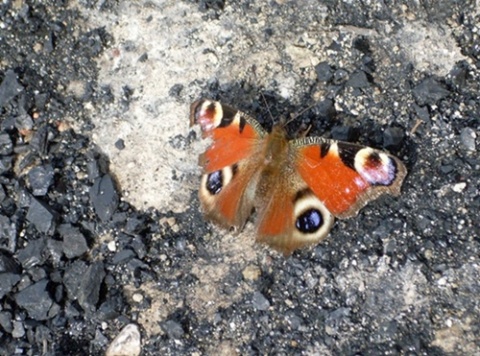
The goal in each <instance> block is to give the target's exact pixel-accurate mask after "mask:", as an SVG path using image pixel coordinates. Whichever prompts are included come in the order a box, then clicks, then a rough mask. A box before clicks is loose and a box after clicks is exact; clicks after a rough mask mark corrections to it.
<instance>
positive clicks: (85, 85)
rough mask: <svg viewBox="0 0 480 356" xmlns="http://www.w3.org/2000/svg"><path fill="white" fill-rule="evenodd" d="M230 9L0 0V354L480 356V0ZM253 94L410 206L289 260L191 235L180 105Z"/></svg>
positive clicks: (388, 201)
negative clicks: (354, 148)
mask: <svg viewBox="0 0 480 356" xmlns="http://www.w3.org/2000/svg"><path fill="white" fill-rule="evenodd" d="M238 3H241V4H237V2H223V1H221V0H220V1H198V2H194V1H181V2H179V1H173V0H172V1H170V0H167V1H135V2H133V1H108V0H106V1H89V0H82V1H61V0H47V1H42V2H37V1H22V0H17V1H3V2H2V4H1V5H0V54H1V55H0V120H1V123H0V124H1V127H0V128H1V133H0V184H1V187H0V354H2V355H3V354H6V355H12V354H19V355H22V354H25V355H38V354H45V355H86V354H92V355H98V354H103V353H104V352H105V350H106V349H107V347H108V346H109V345H110V344H111V342H112V340H113V339H114V338H115V336H117V335H118V334H119V332H120V331H121V330H122V328H124V327H125V326H126V325H128V324H135V325H137V326H138V327H139V330H140V336H141V353H142V354H143V355H158V354H165V355H168V354H171V355H173V354H190V355H202V354H212V355H213V354H224V355H232V354H306V355H329V354H331V355H334V354H347V355H350V354H369V355H370V354H429V355H431V354H437V355H448V354H452V355H453V354H455V355H459V354H465V355H467V354H468V355H472V354H480V341H479V338H478V335H479V333H480V330H479V328H480V323H479V320H480V302H479V299H478V295H479V294H480V257H479V256H480V237H479V235H480V231H479V230H480V227H479V222H478V211H479V209H480V193H479V189H480V183H479V182H480V159H479V153H478V150H479V148H478V146H479V142H478V140H479V139H478V136H479V134H480V132H479V130H480V90H479V83H480V39H479V34H480V27H479V23H480V4H479V3H478V1H477V2H475V1H455V0H443V1H437V2H428V3H427V2H418V1H408V0H405V1H398V2H395V4H392V5H387V4H385V3H384V2H373V1H372V2H353V1H352V2H345V1H344V2H342V1H323V2H322V1H313V0H311V1H309V0H305V1H302V2H298V1H270V2H266V1H243V2H238ZM262 94H263V95H264V96H265V98H266V101H267V102H268V105H269V107H270V110H271V111H272V114H273V116H274V117H275V118H278V117H280V116H284V117H285V116H289V115H290V114H292V113H298V112H301V111H302V110H303V109H305V108H307V107H310V106H312V108H311V110H309V111H306V112H305V113H303V114H302V115H301V116H300V117H299V118H298V121H299V123H298V125H299V124H300V122H302V123H303V125H311V127H312V128H311V130H310V134H311V135H324V136H327V137H334V138H338V139H343V140H350V141H352V142H360V143H363V144H367V145H370V146H373V147H376V148H386V149H388V150H389V151H390V152H392V153H394V154H396V155H397V156H398V157H400V158H401V159H402V160H403V161H404V162H405V163H406V165H407V167H408V170H409V175H408V177H407V179H406V181H405V183H404V186H403V194H402V195H401V196H400V197H399V198H391V197H385V198H381V199H379V200H378V201H376V202H373V203H370V204H369V205H368V206H367V207H366V208H364V209H363V210H362V211H361V212H360V214H359V216H358V217H356V218H352V219H349V220H344V221H337V222H336V225H335V227H334V228H333V230H332V232H331V233H330V235H329V237H328V238H327V239H326V240H325V241H324V242H322V243H321V244H319V245H318V246H316V247H314V248H311V249H306V250H302V251H298V252H296V253H295V254H294V255H293V256H291V257H290V258H288V259H285V258H284V257H283V256H281V255H279V254H277V253H275V252H274V251H271V250H269V249H267V248H265V247H263V246H259V245H256V244H254V241H253V236H254V235H253V224H247V227H246V229H245V230H244V231H243V232H242V233H240V234H239V235H233V234H231V233H229V232H227V231H224V230H221V229H219V228H216V227H214V226H212V225H210V224H208V223H206V222H205V221H204V220H203V219H202V215H201V212H200V211H199V202H198V199H197V197H196V192H197V189H198V182H199V169H198V167H197V164H196V163H197V157H198V154H199V153H200V152H201V150H202V144H201V142H200V140H199V138H198V132H195V131H193V130H191V129H190V128H189V127H188V110H189V105H190V103H191V102H192V101H193V100H195V99H198V98H199V97H202V96H207V97H210V98H214V99H220V100H222V101H223V102H225V103H228V104H230V105H233V106H236V107H238V108H240V109H242V110H245V111H246V112H248V113H250V114H251V115H253V116H255V117H258V119H259V121H260V122H261V123H263V124H265V126H266V127H268V126H269V125H271V119H270V116H269V114H268V110H267V109H266V106H265V104H264V102H263V99H262ZM298 125H297V126H296V127H292V130H293V131H294V130H295V128H298ZM292 126H295V124H293V125H292ZM129 330H131V329H129ZM130 343H133V342H131V340H130Z"/></svg>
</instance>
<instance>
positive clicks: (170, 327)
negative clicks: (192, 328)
mask: <svg viewBox="0 0 480 356" xmlns="http://www.w3.org/2000/svg"><path fill="white" fill-rule="evenodd" d="M162 329H163V330H164V331H165V332H166V333H167V335H168V337H169V338H170V339H180V338H181V337H182V336H183V335H184V333H185V332H184V331H183V328H182V325H181V324H180V323H178V322H176V321H175V320H167V321H165V322H164V323H162Z"/></svg>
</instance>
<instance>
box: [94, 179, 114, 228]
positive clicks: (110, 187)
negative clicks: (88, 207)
mask: <svg viewBox="0 0 480 356" xmlns="http://www.w3.org/2000/svg"><path fill="white" fill-rule="evenodd" d="M90 201H91V202H92V205H93V208H94V209H95V213H96V214H97V216H98V217H99V218H100V220H102V221H103V222H106V221H108V220H110V218H111V217H112V215H113V213H114V212H115V210H117V207H118V193H117V190H116V187H115V184H114V182H113V179H112V177H111V176H110V175H108V174H105V175H104V176H103V177H101V178H97V179H95V182H94V184H93V186H92V187H91V188H90Z"/></svg>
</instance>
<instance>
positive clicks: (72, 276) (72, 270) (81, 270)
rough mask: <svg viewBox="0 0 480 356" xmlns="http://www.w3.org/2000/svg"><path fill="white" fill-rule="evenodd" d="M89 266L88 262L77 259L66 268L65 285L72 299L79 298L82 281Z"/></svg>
mask: <svg viewBox="0 0 480 356" xmlns="http://www.w3.org/2000/svg"><path fill="white" fill-rule="evenodd" d="M87 268H88V266H87V264H86V262H84V261H81V260H76V261H74V262H73V263H72V264H71V265H70V266H69V267H68V268H67V269H66V270H65V274H64V276H63V285H64V286H65V289H66V290H67V293H68V296H69V298H70V299H72V300H76V299H77V296H78V293H79V289H80V283H81V281H82V278H83V276H84V275H85V272H86V271H87Z"/></svg>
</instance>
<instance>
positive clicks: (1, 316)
mask: <svg viewBox="0 0 480 356" xmlns="http://www.w3.org/2000/svg"><path fill="white" fill-rule="evenodd" d="M0 298H1V297H0ZM0 327H1V328H2V329H3V330H5V331H6V332H7V333H10V334H11V333H12V331H13V325H12V314H11V313H10V312H8V311H2V312H0Z"/></svg>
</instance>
